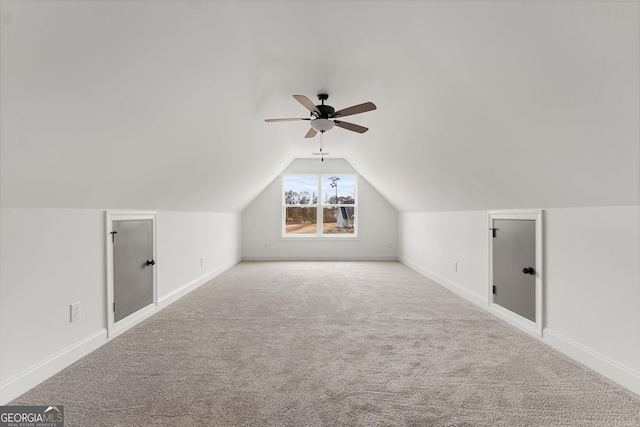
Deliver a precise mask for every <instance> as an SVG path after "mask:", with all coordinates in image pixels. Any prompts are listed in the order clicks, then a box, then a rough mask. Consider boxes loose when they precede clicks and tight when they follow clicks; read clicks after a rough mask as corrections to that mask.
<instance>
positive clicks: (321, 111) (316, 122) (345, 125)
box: [265, 93, 377, 138]
mask: <svg viewBox="0 0 640 427" xmlns="http://www.w3.org/2000/svg"><path fill="white" fill-rule="evenodd" d="M293 97H294V98H295V99H296V100H297V101H298V102H299V103H300V104H302V105H303V106H304V107H305V108H306V109H307V110H309V112H310V114H309V118H299V119H297V118H293V119H266V120H265V122H295V121H298V120H309V121H311V123H310V124H311V129H309V131H308V132H307V134H306V135H305V136H304V137H305V138H313V137H314V136H316V134H317V133H318V132H320V133H321V134H322V133H325V132H326V131H328V130H331V129H333V127H334V126H338V127H341V128H342V129H346V130H350V131H352V132H357V133H365V132H366V131H368V130H369V129H368V128H366V127H364V126H360V125H356V124H353V123H349V122H343V121H342V120H336V119H338V118H342V117H346V116H352V115H354V114H360V113H365V112H367V111H371V110H375V109H376V108H377V107H376V106H375V104H374V103H373V102H365V103H364V104H358V105H354V106H353V107H348V108H343V109H342V110H339V111H335V109H334V108H333V107H332V106H330V105H325V104H324V101H326V100H327V99H329V95H327V94H326V93H321V94H319V95H318V99H319V100H320V105H314V104H313V102H311V100H310V99H309V98H307V97H306V96H304V95H293Z"/></svg>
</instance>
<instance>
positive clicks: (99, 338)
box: [0, 259, 240, 405]
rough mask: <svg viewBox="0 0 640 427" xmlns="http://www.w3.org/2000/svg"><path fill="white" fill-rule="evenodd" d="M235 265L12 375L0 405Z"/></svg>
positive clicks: (0, 389) (1, 390)
mask: <svg viewBox="0 0 640 427" xmlns="http://www.w3.org/2000/svg"><path fill="white" fill-rule="evenodd" d="M238 262H240V259H236V260H233V261H231V262H229V263H227V264H224V265H222V266H220V267H218V268H216V269H215V270H212V271H210V272H209V273H207V274H205V275H203V276H201V277H199V278H197V279H195V280H193V281H191V282H189V283H187V284H186V285H184V286H182V287H180V288H178V289H176V290H175V291H173V292H170V293H169V294H167V295H165V296H163V297H162V298H160V299H158V307H157V308H156V307H150V308H149V309H146V310H142V311H141V312H140V313H139V315H137V316H134V317H132V319H131V321H128V322H127V324H126V325H124V324H123V327H122V328H118V329H117V330H115V333H112V335H111V336H109V337H108V336H107V329H106V328H105V329H101V330H100V331H98V332H96V333H94V334H93V335H91V336H89V337H87V338H85V339H84V340H82V341H79V342H77V343H75V344H73V345H72V346H70V347H68V348H66V349H64V350H62V351H61V352H60V353H58V354H56V355H54V356H51V357H49V358H48V359H46V360H44V361H42V362H41V363H39V364H38V365H36V366H34V367H32V368H31V369H29V370H28V371H26V372H23V373H21V374H19V375H16V376H15V377H13V378H11V379H9V380H7V381H5V382H4V383H2V384H0V405H6V404H7V403H9V402H11V401H12V400H14V399H16V398H17V397H19V396H20V395H22V394H24V393H26V392H27V391H29V390H30V389H32V388H33V387H35V386H37V385H38V384H40V383H41V382H43V381H44V380H46V379H47V378H50V377H52V376H53V375H55V374H57V373H58V372H60V371H61V370H63V369H64V368H66V367H67V366H69V365H71V364H72V363H74V362H76V361H78V360H80V359H81V358H83V357H84V356H86V355H88V354H89V353H91V352H92V351H94V350H96V349H98V348H99V347H101V346H102V345H104V344H106V343H107V342H109V341H111V340H112V339H113V338H115V337H116V336H118V335H120V334H121V333H123V332H124V331H126V330H128V329H131V328H132V327H134V326H135V325H137V324H138V323H140V322H142V321H143V320H145V319H146V318H148V317H150V316H152V315H153V314H155V313H157V312H158V311H159V310H161V309H163V308H165V307H167V306H169V305H170V304H172V303H173V302H175V301H177V300H178V299H180V298H181V297H183V296H184V295H186V294H188V293H189V292H191V291H193V290H194V289H196V288H198V287H199V286H201V285H203V284H205V283H206V282H208V281H209V280H211V279H213V278H214V277H216V276H218V275H220V274H221V273H223V272H224V271H226V270H228V269H229V268H231V267H233V266H234V265H236V264H237V263H238Z"/></svg>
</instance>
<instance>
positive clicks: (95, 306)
mask: <svg viewBox="0 0 640 427" xmlns="http://www.w3.org/2000/svg"><path fill="white" fill-rule="evenodd" d="M105 239H106V228H105V212H104V211H103V210H73V209H2V210H0V404H5V403H6V402H8V401H10V400H11V399H13V398H15V397H17V396H18V395H19V394H21V393H23V392H24V391H26V390H28V389H29V388H31V387H33V386H34V385H36V384H38V383H39V382H41V381H42V380H44V379H46V378H47V377H49V376H51V375H53V374H55V373H56V372H57V371H59V370H60V369H62V368H64V367H66V366H67V365H69V364H70V363H72V362H73V361H75V360H77V359H78V358H80V357H82V356H84V355H85V354H87V353H89V352H90V351H92V350H94V349H95V348H97V347H99V346H100V345H102V344H104V343H105V342H106V341H107V337H106V326H107V319H106V254H105ZM157 249H158V251H157V255H158V260H157V261H158V264H157V270H156V271H157V283H158V295H159V306H160V307H163V306H166V304H168V303H170V302H172V301H174V300H175V299H177V298H178V297H180V296H182V295H184V294H185V293H186V292H188V291H190V290H192V289H194V288H195V287H197V286H199V285H200V284H202V283H204V282H205V281H206V280H208V279H210V278H212V277H214V276H215V275H216V274H219V273H220V272H222V271H224V270H226V269H227V268H229V267H231V266H232V265H234V264H235V263H237V262H238V261H239V260H240V214H233V213H188V212H158V214H157ZM200 257H204V265H203V266H202V267H201V266H200ZM75 302H80V303H81V314H82V316H81V319H80V320H79V321H76V322H73V323H71V322H70V313H69V310H70V309H69V305H70V304H71V303H75Z"/></svg>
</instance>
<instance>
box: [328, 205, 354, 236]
mask: <svg viewBox="0 0 640 427" xmlns="http://www.w3.org/2000/svg"><path fill="white" fill-rule="evenodd" d="M355 219H356V218H355V208H354V207H348V206H340V207H333V208H323V209H322V234H354V231H355V228H354V224H355Z"/></svg>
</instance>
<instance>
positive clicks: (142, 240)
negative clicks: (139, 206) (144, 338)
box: [107, 213, 157, 336]
mask: <svg viewBox="0 0 640 427" xmlns="http://www.w3.org/2000/svg"><path fill="white" fill-rule="evenodd" d="M107 228H108V235H107V253H108V271H109V272H110V273H111V274H109V279H108V286H109V288H108V289H109V292H108V295H109V298H108V306H107V312H108V313H109V316H108V325H109V329H108V332H109V336H111V334H112V332H118V333H119V332H120V331H122V332H124V330H126V329H128V328H130V327H131V326H134V325H135V324H137V323H138V322H140V321H141V320H143V319H144V318H146V317H147V316H148V315H149V314H151V312H153V311H155V310H156V309H157V298H156V286H155V283H156V281H155V276H156V274H155V264H156V261H155V258H156V257H155V244H154V242H155V232H154V230H155V215H154V214H113V213H111V214H108V220H107Z"/></svg>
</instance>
